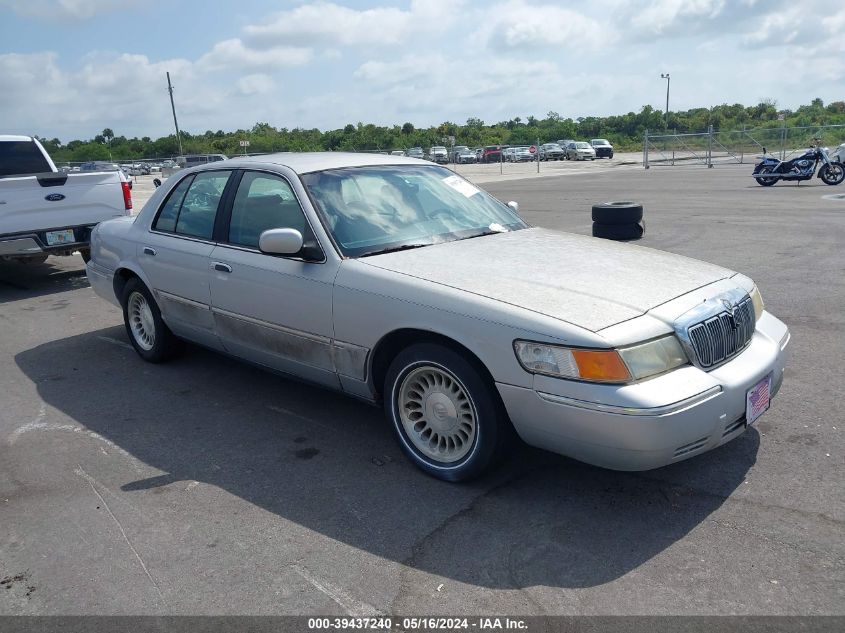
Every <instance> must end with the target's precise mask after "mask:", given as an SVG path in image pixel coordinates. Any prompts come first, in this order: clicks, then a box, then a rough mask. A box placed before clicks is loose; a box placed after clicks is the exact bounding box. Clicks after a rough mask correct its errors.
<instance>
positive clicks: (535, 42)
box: [474, 0, 615, 50]
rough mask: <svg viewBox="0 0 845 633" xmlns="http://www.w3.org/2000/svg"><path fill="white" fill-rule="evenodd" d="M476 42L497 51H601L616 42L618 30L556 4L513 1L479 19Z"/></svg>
mask: <svg viewBox="0 0 845 633" xmlns="http://www.w3.org/2000/svg"><path fill="white" fill-rule="evenodd" d="M479 23H481V24H482V26H481V27H480V28H479V30H478V31H477V33H476V35H475V36H474V39H475V40H480V41H483V42H486V44H487V46H488V47H489V48H491V49H493V50H496V49H500V48H502V47H506V48H509V49H526V50H530V49H534V50H538V49H541V50H547V48H546V47H549V46H560V47H564V48H567V49H572V50H597V49H599V48H602V47H607V46H608V45H611V44H612V43H613V40H614V39H615V32H614V29H612V28H611V27H609V26H607V25H603V24H601V23H599V22H598V21H597V20H595V19H593V18H590V17H588V16H586V15H584V14H583V13H580V12H578V11H575V10H572V9H566V8H562V7H558V6H555V5H550V4H546V5H536V4H529V3H527V2H525V1H524V0H511V1H510V2H504V3H501V4H496V5H492V6H490V7H489V9H488V10H487V11H486V12H485V14H484V15H483V17H481V19H479Z"/></svg>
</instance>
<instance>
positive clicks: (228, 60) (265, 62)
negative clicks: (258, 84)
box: [197, 38, 314, 70]
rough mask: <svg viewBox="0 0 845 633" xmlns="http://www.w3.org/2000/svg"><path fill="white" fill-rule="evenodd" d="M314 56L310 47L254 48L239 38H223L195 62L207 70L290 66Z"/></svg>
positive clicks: (299, 63) (301, 63) (307, 60)
mask: <svg viewBox="0 0 845 633" xmlns="http://www.w3.org/2000/svg"><path fill="white" fill-rule="evenodd" d="M313 56H314V51H313V50H312V49H310V48H305V47H297V46H277V47H274V48H267V49H263V50H256V49H254V48H249V47H247V46H245V45H244V43H243V41H242V40H240V39H239V38H233V39H229V40H223V41H222V42H218V43H217V44H215V45H214V47H213V48H212V49H211V51H209V52H208V53H206V54H205V55H203V56H202V57H200V59H199V60H198V61H197V64H198V65H199V66H201V67H205V68H207V69H209V70H220V69H225V68H260V67H276V68H290V67H293V66H302V65H303V64H307V63H308V62H309V61H311V59H312V58H313Z"/></svg>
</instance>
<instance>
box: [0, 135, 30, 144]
mask: <svg viewBox="0 0 845 633" xmlns="http://www.w3.org/2000/svg"><path fill="white" fill-rule="evenodd" d="M31 140H32V137H31V136H19V135H15V134H0V141H7V142H8V141H12V142H15V141H16V142H25V141H31Z"/></svg>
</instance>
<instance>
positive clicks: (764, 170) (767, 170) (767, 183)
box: [754, 167, 778, 187]
mask: <svg viewBox="0 0 845 633" xmlns="http://www.w3.org/2000/svg"><path fill="white" fill-rule="evenodd" d="M773 171H774V168H772V167H761V168H760V171H758V172H757V173H758V174H771V173H772V172H773ZM754 180H756V181H757V184H758V185H762V186H763V187H771V186H772V185H773V184H775V183H776V182H777V181H778V179H777V178H760V177H759V176H757V177H756V178H754Z"/></svg>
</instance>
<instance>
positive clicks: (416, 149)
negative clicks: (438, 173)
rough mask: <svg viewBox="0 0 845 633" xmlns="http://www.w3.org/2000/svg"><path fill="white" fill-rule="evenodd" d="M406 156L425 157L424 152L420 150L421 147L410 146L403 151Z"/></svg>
mask: <svg viewBox="0 0 845 633" xmlns="http://www.w3.org/2000/svg"><path fill="white" fill-rule="evenodd" d="M405 155H406V156H409V157H410V158H419V159H423V158H425V154H424V153H423V151H422V147H411V148H410V149H409V150H408V151H407V152H405Z"/></svg>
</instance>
